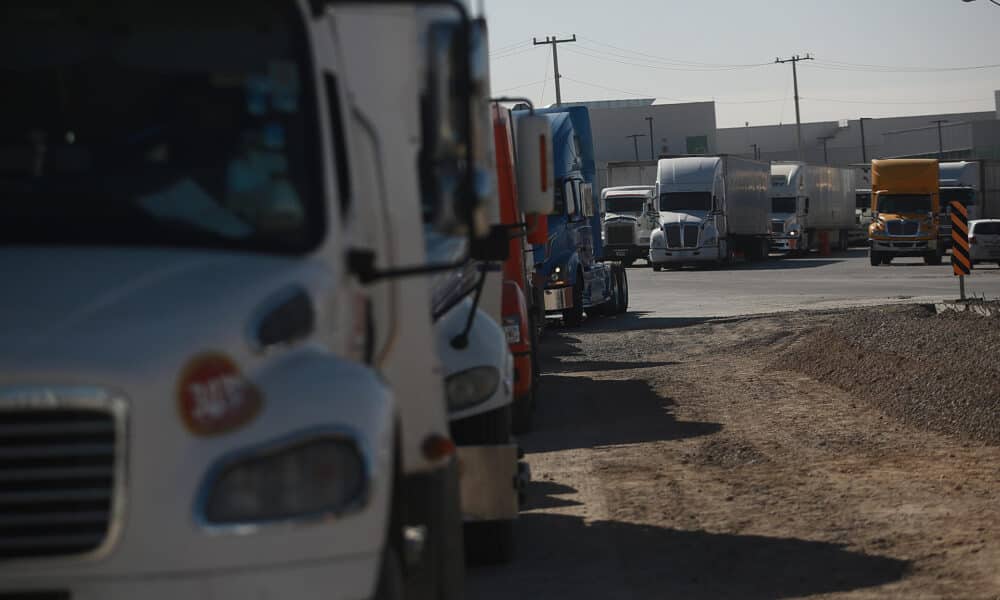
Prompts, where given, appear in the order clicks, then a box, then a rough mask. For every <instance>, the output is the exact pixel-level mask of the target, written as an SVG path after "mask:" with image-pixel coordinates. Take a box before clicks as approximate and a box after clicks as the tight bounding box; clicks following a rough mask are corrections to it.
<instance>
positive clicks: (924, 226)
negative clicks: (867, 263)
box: [868, 159, 944, 267]
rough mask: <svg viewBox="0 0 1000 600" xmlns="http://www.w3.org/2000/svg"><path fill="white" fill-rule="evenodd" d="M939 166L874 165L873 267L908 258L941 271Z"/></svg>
mask: <svg viewBox="0 0 1000 600" xmlns="http://www.w3.org/2000/svg"><path fill="white" fill-rule="evenodd" d="M938 175H939V165H938V161H937V160H932V159H894V160H873V161H872V171H871V182H872V222H871V225H869V226H868V242H869V245H870V251H869V257H870V258H871V264H872V266H873V267H874V266H877V265H887V264H889V263H891V262H892V260H893V259H894V258H897V257H903V256H919V257H923V259H924V263H925V264H928V265H939V264H941V259H942V257H943V256H944V246H943V245H942V244H940V243H939V241H938V227H939V221H938V214H939V211H940V195H939V188H938V186H939V183H938Z"/></svg>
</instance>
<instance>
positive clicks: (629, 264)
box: [622, 258, 635, 269]
mask: <svg viewBox="0 0 1000 600" xmlns="http://www.w3.org/2000/svg"><path fill="white" fill-rule="evenodd" d="M622 264H624V265H625V268H626V269H628V268H631V267H632V265H634V264H635V259H634V258H630V259H628V260H626V261H625V262H624V263H622Z"/></svg>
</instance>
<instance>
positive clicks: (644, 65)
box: [567, 48, 758, 73]
mask: <svg viewBox="0 0 1000 600" xmlns="http://www.w3.org/2000/svg"><path fill="white" fill-rule="evenodd" d="M567 51H569V52H572V53H574V54H580V55H582V56H586V57H588V58H595V59H597V60H603V61H607V62H612V63H617V64H620V65H630V66H633V67H642V68H646V69H656V70H659V71H673V72H679V73H718V72H725V71H743V70H746V69H749V68H756V67H757V66H758V65H754V66H753V67H725V68H701V67H671V66H666V65H662V64H650V63H649V62H634V61H635V60H639V59H632V60H622V59H621V58H615V57H614V56H610V55H604V54H594V50H592V49H589V50H588V49H587V48H584V49H583V50H581V49H577V48H574V49H567Z"/></svg>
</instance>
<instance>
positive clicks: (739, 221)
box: [649, 156, 771, 271]
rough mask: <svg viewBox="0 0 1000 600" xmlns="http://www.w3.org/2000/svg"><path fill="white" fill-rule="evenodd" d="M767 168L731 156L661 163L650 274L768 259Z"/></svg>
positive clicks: (670, 160)
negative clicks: (666, 269) (743, 258)
mask: <svg viewBox="0 0 1000 600" xmlns="http://www.w3.org/2000/svg"><path fill="white" fill-rule="evenodd" d="M770 180H771V168H770V165H768V164H767V163H764V162H759V161H755V160H749V159H745V158H740V157H736V156H698V157H678V158H664V159H660V161H659V163H658V167H657V177H656V196H657V203H658V205H659V210H660V228H659V229H657V230H656V231H654V232H653V235H652V237H651V239H650V250H649V257H650V262H651V263H652V265H653V270H654V271H659V270H661V269H663V268H664V267H678V266H682V265H693V264H716V265H721V264H730V263H732V262H733V260H734V258H735V256H736V254H737V253H743V254H744V255H746V256H747V257H748V258H750V259H751V260H753V259H762V258H766V257H767V251H768V246H769V243H770V241H769V236H770V216H769V215H770V207H771V203H770V198H769V195H768V189H769V185H770Z"/></svg>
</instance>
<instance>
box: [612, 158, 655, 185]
mask: <svg viewBox="0 0 1000 600" xmlns="http://www.w3.org/2000/svg"><path fill="white" fill-rule="evenodd" d="M607 172H608V176H607V181H608V184H607V186H606V187H609V188H611V187H623V186H631V185H656V161H655V160H629V161H614V162H609V163H608V166H607Z"/></svg>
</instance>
